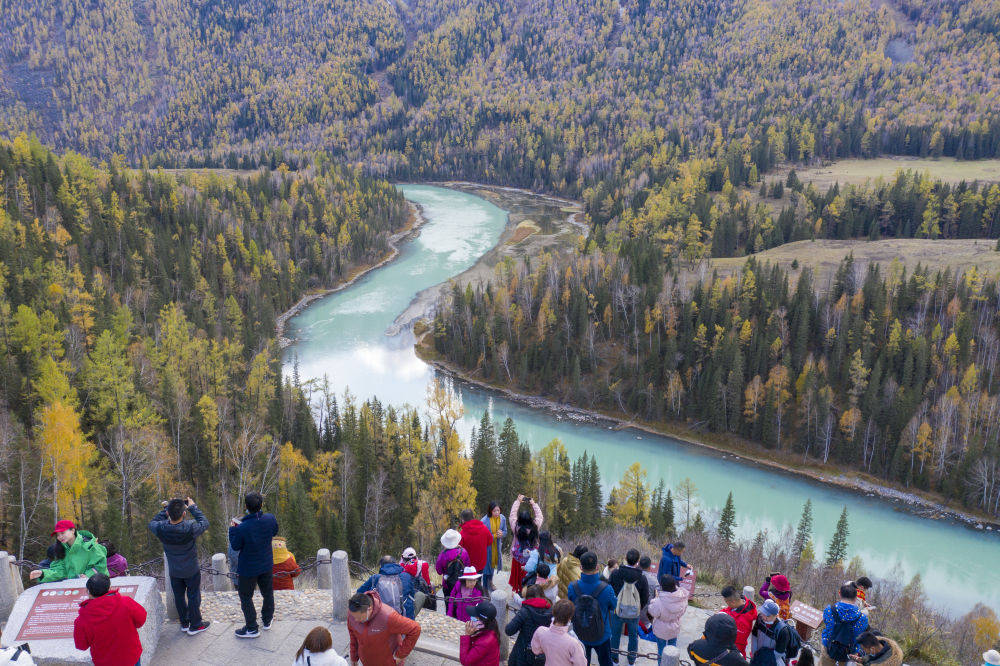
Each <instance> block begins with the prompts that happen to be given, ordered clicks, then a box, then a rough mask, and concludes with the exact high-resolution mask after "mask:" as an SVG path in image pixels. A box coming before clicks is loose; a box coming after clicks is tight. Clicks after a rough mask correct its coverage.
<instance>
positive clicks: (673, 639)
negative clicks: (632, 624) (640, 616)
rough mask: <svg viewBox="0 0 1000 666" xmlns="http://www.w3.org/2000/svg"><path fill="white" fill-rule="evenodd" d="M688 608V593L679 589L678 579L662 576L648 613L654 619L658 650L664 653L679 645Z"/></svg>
mask: <svg viewBox="0 0 1000 666" xmlns="http://www.w3.org/2000/svg"><path fill="white" fill-rule="evenodd" d="M687 607H688V592H687V590H685V589H681V588H678V587H677V579H676V578H674V577H673V576H671V575H670V574H664V575H662V576H660V590H659V591H658V592H657V593H656V598H655V599H653V600H652V601H650V602H649V606H648V607H647V609H646V612H647V613H649V617H651V618H653V635H654V636H656V650H657V653H658V654H662V653H663V648H664V647H666V646H667V645H677V636H678V634H680V631H681V617H682V616H683V615H684V611H686V610H687Z"/></svg>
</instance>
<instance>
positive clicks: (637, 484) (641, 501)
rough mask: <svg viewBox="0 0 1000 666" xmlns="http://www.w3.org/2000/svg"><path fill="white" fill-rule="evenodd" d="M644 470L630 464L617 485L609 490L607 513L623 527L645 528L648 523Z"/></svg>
mask: <svg viewBox="0 0 1000 666" xmlns="http://www.w3.org/2000/svg"><path fill="white" fill-rule="evenodd" d="M646 476H647V473H646V470H645V469H643V468H642V465H640V464H639V463H632V464H631V465H630V466H629V468H628V469H626V470H625V474H623V475H622V479H621V481H619V482H618V485H617V486H615V487H614V488H612V489H611V499H610V500H608V512H609V513H610V514H611V517H612V518H613V519H614V521H615V522H616V523H618V524H619V525H622V526H624V527H645V526H646V524H647V523H648V522H649V485H648V484H647V483H646Z"/></svg>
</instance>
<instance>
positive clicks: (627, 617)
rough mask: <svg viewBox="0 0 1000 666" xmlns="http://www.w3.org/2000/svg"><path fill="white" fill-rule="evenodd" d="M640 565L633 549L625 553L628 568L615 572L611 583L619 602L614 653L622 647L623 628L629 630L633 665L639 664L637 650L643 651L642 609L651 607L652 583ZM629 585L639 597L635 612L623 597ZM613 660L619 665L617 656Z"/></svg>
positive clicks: (613, 632)
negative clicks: (650, 588) (641, 639)
mask: <svg viewBox="0 0 1000 666" xmlns="http://www.w3.org/2000/svg"><path fill="white" fill-rule="evenodd" d="M638 564H639V551H638V550H636V549H635V548H633V549H632V550H630V551H628V552H627V553H625V564H623V565H622V566H620V567H618V568H617V569H615V570H614V572H613V573H612V574H611V577H610V578H609V579H608V582H609V583H610V584H611V589H612V590H614V591H615V597H616V598H617V599H618V604H617V606H616V609H615V613H614V614H613V615H612V616H611V649H612V650H617V649H618V648H619V647H620V646H621V644H622V627H628V663H629V664H634V663H635V658H636V650H638V648H639V615H640V614H641V613H642V609H643V608H645V607H646V606H648V605H649V582H648V581H647V580H646V577H645V576H644V575H643V574H642V570H641V569H639V568H638V566H637V565H638ZM628 584H630V585H633V586H635V590H636V591H637V592H638V593H639V605H638V608H633V604H631V603H624V602H626V601H627V600H626V599H625V598H624V597H623V596H622V590H623V589H624V588H625V586H626V585H628ZM633 611H635V612H633ZM619 614H620V615H619ZM611 660H612V661H613V662H614V663H616V664H617V663H618V654H617V653H616V652H612V653H611Z"/></svg>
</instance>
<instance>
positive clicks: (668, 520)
mask: <svg viewBox="0 0 1000 666" xmlns="http://www.w3.org/2000/svg"><path fill="white" fill-rule="evenodd" d="M663 522H664V523H665V524H666V526H667V536H672V535H673V534H674V532H676V531H677V529H676V528H675V527H674V495H673V493H672V492H671V490H670V489H669V488H668V489H667V497H666V499H665V500H663Z"/></svg>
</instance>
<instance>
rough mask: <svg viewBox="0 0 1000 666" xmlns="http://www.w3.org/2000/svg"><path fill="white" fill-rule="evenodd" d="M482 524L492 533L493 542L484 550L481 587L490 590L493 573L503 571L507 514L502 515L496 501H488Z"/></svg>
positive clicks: (491, 588)
mask: <svg viewBox="0 0 1000 666" xmlns="http://www.w3.org/2000/svg"><path fill="white" fill-rule="evenodd" d="M483 525H486V527H487V528H488V529H489V531H490V532H492V533H493V543H491V544H490V547H489V548H488V549H487V550H486V566H485V567H483V588H484V589H485V590H486V591H487V592H492V591H493V589H494V588H493V575H494V574H495V573H496V572H498V571H503V555H502V551H503V540H504V539H506V538H507V516H505V515H503V511H502V510H501V509H500V505H499V504H497V503H496V502H490V506H489V508H488V509H487V510H486V515H485V516H483Z"/></svg>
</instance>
